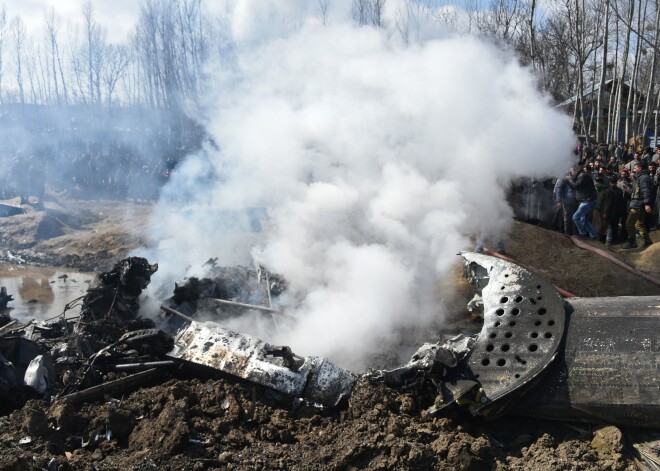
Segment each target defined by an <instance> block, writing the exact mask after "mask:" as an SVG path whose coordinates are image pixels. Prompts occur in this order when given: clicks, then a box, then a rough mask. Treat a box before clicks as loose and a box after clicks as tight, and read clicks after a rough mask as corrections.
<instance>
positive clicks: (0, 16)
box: [0, 3, 7, 103]
mask: <svg viewBox="0 0 660 471" xmlns="http://www.w3.org/2000/svg"><path fill="white" fill-rule="evenodd" d="M6 37H7V7H6V6H5V4H4V3H3V4H2V7H0V103H2V102H3V97H2V90H3V89H2V77H3V74H4V72H5V70H4V65H5V63H4V50H5V49H4V46H5V39H6Z"/></svg>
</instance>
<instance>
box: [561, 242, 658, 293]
mask: <svg viewBox="0 0 660 471" xmlns="http://www.w3.org/2000/svg"><path fill="white" fill-rule="evenodd" d="M570 239H571V240H572V241H573V243H574V244H575V245H577V246H578V247H580V248H581V249H585V250H589V251H591V252H593V253H595V254H598V255H600V256H601V257H603V258H606V259H607V260H609V261H610V262H612V263H614V264H615V265H618V266H619V267H621V268H623V269H624V270H627V271H629V272H630V273H632V274H634V275H637V276H639V277H640V278H644V279H645V280H646V281H650V282H651V283H653V284H654V285H656V286H660V280H658V279H657V278H655V277H654V276H651V275H647V274H646V273H643V272H641V271H639V270H637V269H636V268H633V267H631V266H630V265H628V264H627V263H625V262H623V261H621V260H619V259H618V258H616V257H615V256H614V255H612V254H611V253H609V252H606V251H605V250H602V249H599V248H598V247H594V246H593V245H591V244H587V243H585V242H583V241H581V240H580V239H578V238H577V237H575V236H573V237H571V238H570Z"/></svg>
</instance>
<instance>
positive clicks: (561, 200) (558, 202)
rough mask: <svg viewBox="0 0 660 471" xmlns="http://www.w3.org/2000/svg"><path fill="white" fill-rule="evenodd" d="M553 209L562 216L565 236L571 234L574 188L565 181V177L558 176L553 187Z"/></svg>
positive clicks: (575, 201)
mask: <svg viewBox="0 0 660 471" xmlns="http://www.w3.org/2000/svg"><path fill="white" fill-rule="evenodd" d="M554 197H555V210H556V214H557V215H561V217H562V218H563V227H562V229H563V232H564V234H566V235H567V236H572V235H573V233H574V232H575V231H574V230H573V214H574V213H575V209H576V208H577V200H576V199H575V190H573V188H572V187H571V186H570V185H569V184H568V183H567V182H566V179H565V178H558V179H557V182H556V183H555V189H554Z"/></svg>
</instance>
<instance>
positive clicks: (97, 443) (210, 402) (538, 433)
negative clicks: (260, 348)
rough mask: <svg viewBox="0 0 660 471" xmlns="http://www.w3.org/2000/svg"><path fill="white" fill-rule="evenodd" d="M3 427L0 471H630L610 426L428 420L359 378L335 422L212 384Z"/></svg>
mask: <svg viewBox="0 0 660 471" xmlns="http://www.w3.org/2000/svg"><path fill="white" fill-rule="evenodd" d="M269 394H271V395H270V396H269ZM0 421H1V422H0V425H1V426H2V427H1V430H2V432H0V456H2V457H3V458H2V461H0V469H35V468H38V467H42V468H46V467H47V465H48V463H49V462H51V460H55V461H56V462H58V464H59V468H58V469H62V470H66V469H85V470H87V469H142V468H144V469H147V468H149V469H164V470H167V469H200V470H201V469H281V470H288V469H306V470H307V469H309V470H315V469H316V470H333V469H334V470H339V469H367V470H378V469H380V470H383V469H420V470H423V469H438V470H457V469H458V470H482V469H514V470H524V469H535V470H555V469H563V468H564V466H565V465H568V464H570V468H571V469H580V470H602V469H618V470H624V469H631V470H632V469H634V467H633V464H632V461H631V460H630V459H629V458H628V457H627V456H628V455H627V450H626V449H625V448H624V445H623V441H622V438H621V431H620V430H619V429H617V428H615V427H607V428H606V429H599V428H595V429H593V430H591V429H588V428H583V427H580V428H578V427H575V428H569V427H565V426H564V425H562V424H558V423H551V422H543V421H538V420H526V419H517V418H509V419H507V420H502V421H494V422H484V421H481V420H475V419H473V418H471V417H463V416H450V417H440V418H432V417H429V416H428V415H427V414H425V412H424V411H423V410H419V408H418V406H417V404H415V403H414V401H413V400H412V399H411V398H410V397H408V396H406V395H400V394H398V393H396V392H394V391H392V390H390V389H388V388H386V387H384V386H382V385H373V384H371V383H369V382H368V381H366V380H360V381H359V382H358V384H357V385H356V388H355V391H354V393H353V395H352V397H351V400H350V404H349V406H348V408H347V409H346V410H344V411H342V412H340V413H336V414H322V413H320V412H319V411H318V410H314V409H309V408H299V409H294V410H289V409H287V408H283V407H281V406H278V405H277V404H276V403H273V397H272V393H267V392H266V391H264V390H263V389H260V388H255V387H253V386H250V385H244V384H240V383H238V382H235V381H231V380H219V379H215V380H208V381H198V380H189V381H185V380H172V381H170V382H168V383H166V384H164V385H163V386H159V387H152V388H145V389H142V390H139V391H136V392H134V393H133V394H131V395H129V396H127V397H124V398H123V399H122V400H121V402H119V401H116V400H109V401H104V402H102V403H99V404H87V405H84V406H82V407H74V406H71V405H63V404H54V405H53V406H49V405H48V404H47V403H44V402H35V401H33V402H30V403H28V405H27V406H26V407H24V408H23V409H22V410H20V411H17V412H14V413H13V414H11V416H9V417H6V418H3V419H0ZM21 439H23V440H21ZM26 442H27V443H26ZM12 466H13V467H12Z"/></svg>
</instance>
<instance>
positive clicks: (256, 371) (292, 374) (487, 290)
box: [0, 253, 660, 469]
mask: <svg viewBox="0 0 660 471" xmlns="http://www.w3.org/2000/svg"><path fill="white" fill-rule="evenodd" d="M462 256H463V258H464V259H465V260H466V276H467V278H468V280H469V282H470V283H471V284H472V285H473V287H474V288H475V292H476V296H475V299H474V300H473V301H472V302H471V303H470V306H471V308H472V309H473V310H478V311H480V312H481V313H482V315H483V319H484V325H483V328H482V331H481V332H480V333H479V334H478V335H475V336H457V337H453V338H450V339H447V340H446V341H444V342H442V343H435V344H424V345H423V346H422V347H421V348H420V349H419V350H418V351H417V352H416V353H415V354H414V355H413V357H412V359H411V360H410V362H408V363H407V364H405V365H403V366H401V367H398V368H395V369H392V370H378V371H370V372H369V373H367V374H365V375H363V376H362V377H358V376H357V375H355V374H353V373H352V372H350V371H347V370H345V369H343V368H340V367H339V366H337V365H334V364H333V363H332V362H330V361H329V360H327V359H324V358H320V357H313V356H308V357H302V356H299V355H296V354H295V353H294V352H292V351H291V349H290V348H289V347H287V346H277V345H271V344H269V343H267V342H265V341H263V340H259V339H256V338H254V337H251V336H249V335H247V334H243V333H240V332H235V331H232V330H230V329H228V328H226V327H224V326H223V325H222V322H223V320H226V319H227V318H228V317H231V316H236V315H242V313H244V312H245V310H256V311H262V312H264V313H265V314H266V315H269V316H272V318H273V320H274V321H275V320H276V319H278V318H279V319H281V318H282V316H286V313H284V312H282V311H281V310H279V309H278V308H277V296H278V295H279V294H281V293H282V292H283V291H284V290H285V289H286V284H285V283H284V281H283V280H280V279H278V278H277V277H276V276H273V275H271V274H269V273H267V272H266V271H265V270H262V269H261V268H259V267H257V268H256V269H248V268H244V267H233V268H220V267H215V266H214V265H213V264H212V263H211V266H210V267H209V268H210V270H209V271H210V273H211V274H210V276H209V277H208V278H203V279H198V278H188V279H186V280H183V281H181V282H178V283H177V284H176V285H175V288H174V292H173V295H172V296H171V297H170V298H168V299H166V300H164V301H163V305H162V306H161V309H162V311H163V312H164V314H162V315H161V316H163V320H164V321H166V322H163V323H162V324H163V325H164V327H163V330H161V329H158V328H156V325H155V323H154V321H153V320H152V319H150V318H144V317H141V316H140V315H139V313H138V311H139V308H140V304H139V297H140V294H141V293H142V291H143V290H144V289H145V288H146V287H147V285H148V284H149V282H150V279H151V276H152V275H153V274H154V273H155V272H156V270H157V269H158V266H157V265H155V264H154V265H152V264H149V263H148V261H147V260H145V259H143V258H139V257H131V258H127V259H125V260H122V261H120V262H119V263H117V264H116V265H115V266H114V267H113V268H112V269H111V270H109V271H108V272H104V273H100V274H98V276H97V279H96V280H95V281H94V282H93V283H92V284H91V285H90V287H89V290H88V292H87V294H86V295H85V296H84V297H83V298H81V299H77V300H74V301H72V302H71V303H70V304H69V305H68V306H67V307H66V309H65V310H64V312H63V314H62V316H61V317H59V318H57V319H55V320H52V321H50V322H36V321H30V322H27V323H25V324H19V323H17V322H16V321H14V320H11V319H7V322H5V323H4V325H0V408H1V410H0V413H1V414H2V415H7V414H9V413H11V412H12V411H14V412H13V413H12V414H11V415H10V416H8V417H5V418H4V419H0V423H2V424H3V427H4V429H5V430H6V432H5V433H10V434H12V435H11V440H15V436H16V433H21V434H23V435H25V436H23V437H21V438H20V439H19V440H18V441H15V442H14V441H12V443H15V446H17V447H19V448H20V447H24V448H25V449H29V448H30V447H36V446H41V447H42V448H41V449H42V450H43V451H44V456H46V455H49V456H51V458H50V459H55V458H52V455H58V456H66V457H67V460H68V461H63V460H62V459H60V458H58V460H57V465H60V464H64V463H75V462H77V461H76V460H77V458H76V456H75V455H74V454H75V453H78V450H82V449H87V450H96V451H95V452H94V454H96V453H97V452H99V451H100V455H99V456H97V458H98V460H97V461H99V460H100V459H101V458H103V456H104V450H105V451H108V452H109V451H110V449H111V448H113V447H114V448H117V449H118V450H120V454H124V455H125V456H128V455H129V454H130V456H131V460H133V459H134V458H135V453H137V452H138V451H139V450H143V449H152V450H153V451H154V453H155V454H158V453H164V456H165V455H171V456H174V455H176V456H179V455H180V454H182V453H184V452H185V453H191V450H195V451H194V453H195V454H196V455H195V456H194V459H195V460H207V461H208V462H209V463H212V465H213V466H221V467H227V466H232V465H235V464H236V463H244V459H243V457H239V456H237V453H239V454H240V453H245V452H246V451H245V450H252V451H254V449H255V447H257V446H258V445H257V444H256V443H257V442H258V441H266V442H269V443H279V444H281V445H287V446H290V447H291V448H292V450H293V449H296V450H298V453H300V452H302V451H301V449H300V448H299V447H300V446H303V444H307V445H305V446H315V445H314V443H318V444H325V445H321V446H329V443H334V442H333V441H334V440H339V441H345V442H346V446H347V449H346V450H345V453H340V454H339V455H337V456H333V453H331V452H328V455H327V457H326V458H323V459H322V460H321V461H322V462H324V463H326V464H330V465H331V466H330V467H335V468H341V467H346V466H358V467H359V466H360V463H363V464H364V463H370V464H372V463H374V462H375V461H374V460H376V461H377V462H378V463H380V465H379V466H380V468H381V469H382V468H389V467H394V466H398V465H401V464H403V463H405V465H406V466H408V467H411V468H415V467H418V468H420V469H421V468H427V469H428V468H429V467H430V468H434V467H438V466H439V464H440V463H441V462H442V463H445V464H447V465H449V464H450V463H453V464H458V463H462V462H468V463H472V464H471V465H470V466H472V467H476V468H474V469H477V468H478V467H480V466H485V465H486V463H489V462H492V461H498V460H503V459H504V456H505V453H506V449H511V448H516V447H518V449H519V450H520V453H522V454H525V453H526V455H525V461H524V462H525V463H526V464H527V465H529V464H530V463H533V462H534V460H535V459H537V458H538V457H536V458H535V455H534V453H535V451H534V450H535V448H534V447H535V446H537V445H538V446H541V445H542V442H543V440H545V438H544V436H540V435H539V436H538V437H537V438H534V437H533V435H530V437H529V438H520V439H519V442H516V443H514V442H512V439H511V438H501V441H500V442H494V441H493V440H494V439H493V438H489V439H483V437H480V436H479V433H480V432H474V433H473V434H472V435H470V436H469V442H470V444H469V445H468V446H467V448H460V447H459V448H456V447H454V446H453V445H452V444H451V440H450V441H448V440H449V438H447V437H450V436H452V433H453V435H454V438H453V439H452V440H458V441H459V442H460V440H461V437H460V434H461V432H460V425H459V424H460V423H463V422H464V421H465V420H466V419H465V417H464V414H465V412H464V411H466V410H467V411H469V412H470V413H471V414H472V415H474V416H479V417H487V418H489V419H495V418H497V417H501V416H503V415H505V414H508V415H509V416H510V415H511V414H519V415H528V416H533V417H541V418H547V417H554V418H562V419H567V420H582V421H588V422H605V423H610V424H615V425H620V426H627V425H634V426H637V427H639V426H645V427H649V428H658V427H660V415H659V414H658V410H659V405H658V396H657V394H656V393H655V389H657V384H658V377H657V374H658V373H657V368H654V366H653V365H657V361H658V354H659V353H658V351H657V349H655V348H654V346H653V345H654V344H653V340H652V339H653V338H654V337H653V335H655V332H657V331H658V329H657V327H658V326H657V323H658V317H657V312H655V313H653V312H651V311H653V309H657V306H658V305H660V298H658V297H648V298H647V299H645V298H634V299H635V300H636V301H635V302H633V300H632V299H621V298H583V299H572V300H571V301H570V303H568V302H566V301H565V300H564V299H562V298H561V297H560V296H559V294H558V293H557V291H556V290H555V289H554V287H552V285H550V284H549V283H547V282H546V281H544V280H542V279H541V278H539V277H537V276H536V275H534V274H533V273H532V272H530V271H529V270H526V269H524V268H522V267H519V266H517V265H515V264H513V263H510V262H506V261H503V260H499V259H495V258H493V257H489V256H486V255H482V254H473V253H465V254H462ZM211 262H212V261H211ZM2 294H3V295H5V296H7V297H11V296H9V295H7V293H6V290H5V291H3V292H2ZM77 307H79V309H80V311H79V315H77V316H76V315H73V316H72V315H71V314H73V310H74V308H77ZM152 314H153V315H154V317H156V313H152ZM652 314H655V315H652ZM159 325H160V324H159ZM615 326H619V331H621V326H625V329H627V330H628V331H629V333H630V334H629V335H620V336H619V338H618V339H614V340H613V339H610V338H609V336H610V335H612V334H613V333H614V332H615V329H616V327H615ZM585 339H590V340H589V341H588V342H587V341H586V340H585ZM635 339H637V340H639V343H635V342H634V340H635ZM649 342H651V343H649ZM632 358H635V359H636V364H637V365H638V368H637V369H636V370H635V371H627V372H626V374H625V375H621V374H620V373H621V371H620V366H616V365H623V364H627V362H629V361H631V359H632ZM604 367H609V368H610V370H611V373H612V376H611V377H609V378H608V377H602V378H600V379H599V378H597V372H598V371H603V368H604ZM616 368H619V370H617V369H616ZM614 377H616V380H615V381H614V380H612V378H614ZM585 378H587V379H585ZM595 381H596V382H597V381H600V383H599V385H598V388H597V390H595V391H594V388H593V383H594V382H595ZM162 383H165V385H164V386H154V385H156V384H162ZM127 394H130V395H129V396H128V400H125V399H121V401H119V400H118V399H117V398H126V397H127V396H126V395H127ZM94 401H100V402H94ZM92 404H95V405H92ZM94 407H98V408H100V409H99V411H100V412H99V413H98V414H97V415H96V416H94V417H92V414H91V411H92V410H93V409H94ZM97 412H98V411H97ZM395 414H403V418H397V419H394V415H395ZM413 416H417V417H419V418H420V420H421V421H422V422H423V423H425V424H426V427H427V429H426V432H424V433H425V434H426V435H424V436H419V437H417V438H414V439H413V438H410V439H409V440H408V441H407V442H406V444H402V442H401V439H403V437H405V436H406V427H410V426H411V424H410V423H408V422H410V420H411V419H410V417H413ZM278 417H279V418H278ZM405 417H408V418H405ZM145 418H148V421H146V420H143V419H145ZM285 419H286V420H285ZM293 419H295V420H296V421H294V422H291V420H293ZM509 420H516V419H509ZM8 421H11V424H10V422H8ZM305 421H308V422H305ZM333 421H334V422H333ZM357 421H363V422H362V423H363V425H360V426H358V425H356V422H357ZM332 424H334V425H332ZM339 424H344V426H346V427H348V424H352V425H353V426H355V427H356V428H355V429H354V430H352V432H350V434H351V438H350V439H349V438H348V437H346V436H343V435H341V436H340V435H336V434H338V433H340V432H337V431H335V432H330V430H332V427H334V426H336V427H337V428H338V429H341V427H340V425H339ZM406 424H407V425H406ZM362 427H364V428H362ZM452 427H454V428H455V430H453V432H452V433H449V431H448V430H449V429H450V428H452ZM480 427H486V425H485V424H483V425H479V426H477V430H478V429H479V428H480ZM612 428H613V430H614V432H611V431H608V430H605V429H602V430H600V431H599V432H598V433H596V434H594V436H593V441H592V442H591V444H590V445H589V446H590V447H591V448H593V449H594V450H595V451H593V456H594V457H595V458H594V461H593V463H594V466H596V464H597V465H598V466H601V465H603V463H605V462H607V463H608V466H610V465H611V466H612V467H615V468H617V469H618V468H620V467H621V466H620V465H621V463H623V461H625V459H624V458H623V457H622V454H621V450H622V447H623V445H621V447H620V448H621V449H619V448H617V447H618V446H619V445H616V443H619V444H621V443H622V441H621V440H620V439H619V440H618V441H617V440H614V438H612V440H610V437H614V436H615V435H616V433H621V432H620V431H619V429H617V428H615V427H612ZM322 430H327V431H328V432H329V433H330V435H329V436H328V437H324V438H319V439H318V440H317V442H312V441H310V439H309V437H307V436H306V434H308V433H310V432H311V431H314V433H317V432H318V433H320V434H321V435H323V432H322ZM347 430H348V428H347ZM378 430H380V431H383V430H386V431H387V433H386V434H384V435H383V436H382V437H381V438H380V439H378V438H377V436H378V433H376V432H377V431H378ZM610 432H611V433H610ZM379 433H380V432H379ZM415 433H417V432H415ZM217 434H221V435H222V436H223V437H224V438H223V442H225V445H223V446H220V445H218V444H216V443H215V442H214V439H213V437H214V436H217ZM333 434H335V435H334V438H333ZM374 434H376V435H374ZM443 434H445V435H446V436H444V438H443ZM321 435H319V437H321ZM374 437H376V438H374ZM463 438H464V439H465V440H468V437H467V436H466V437H463ZM656 439H657V437H655V436H654V435H653V434H652V433H650V432H649V436H644V439H643V440H641V439H640V440H637V441H636V448H635V449H636V450H637V453H638V454H639V457H640V459H644V460H646V461H647V462H652V461H653V460H657V454H654V451H653V450H654V449H655V448H654V446H655V444H657V443H656V442H655V441H654V440H656ZM34 440H37V441H39V440H45V441H46V442H48V443H56V444H57V445H53V446H55V447H56V448H57V450H48V449H47V447H46V448H44V446H45V445H37V444H33V441H34ZM374 440H375V441H374ZM535 440H536V441H535ZM590 440H591V439H590ZM608 440H609V441H608ZM360 441H362V443H359V442H360ZM604 442H607V443H608V444H606V445H603V443H604ZM610 442H611V443H610ZM615 442H616V443H615ZM543 443H544V442H543ZM1 444H2V437H0V447H1V446H2V445H1ZM610 445H611V446H610ZM615 445H616V446H615ZM296 447H298V448H296ZM522 447H525V451H523V450H522ZM603 449H606V450H605V451H602V450H603ZM614 449H616V450H615V451H614V452H612V450H614ZM328 450H329V448H328ZM598 450H601V451H598ZM154 453H151V454H149V455H148V456H149V459H150V460H154V456H155V455H154ZM566 453H568V452H566ZM83 455H84V456H86V457H85V458H84V459H83V458H80V464H81V466H82V465H83V463H84V464H89V457H88V456H87V455H85V454H84V453H82V452H80V453H79V456H83ZM257 455H258V456H262V457H268V459H275V460H277V459H278V458H277V456H278V455H277V453H274V454H271V455H269V454H268V453H266V452H258V453H257ZM17 456H23V455H22V454H20V453H18V454H17ZM145 456H147V455H145ZM186 456H187V457H188V458H191V455H190V454H188V455H186ZM287 456H289V455H287ZM280 458H281V459H280V461H277V463H278V464H277V465H276V466H272V463H271V462H266V461H261V462H255V463H253V466H256V467H271V468H275V469H288V468H290V467H291V465H292V464H294V463H292V462H290V461H288V459H289V458H282V457H280ZM126 459H128V458H126ZM260 459H261V458H260ZM521 459H522V458H521ZM557 459H564V458H561V454H559V455H558V458H557ZM44 460H45V458H44ZM47 461H48V460H47ZM183 462H185V463H188V464H189V462H188V461H185V460H184V461H183ZM183 462H182V463H183ZM152 463H153V465H154V466H158V464H156V463H157V460H156V461H153V462H152ZM105 464H106V465H108V466H117V465H113V464H112V463H111V462H106V463H105ZM159 464H160V465H162V461H161V462H159ZM308 464H309V463H308ZM555 464H556V463H555ZM145 465H150V464H149V463H147V464H145ZM186 465H187V464H186ZM53 466H55V469H57V466H56V465H53ZM168 466H173V467H175V465H173V464H171V463H170V464H169V465H168ZM181 466H184V465H183V464H181ZM548 466H549V467H548V469H553V468H552V464H548ZM44 467H49V468H50V467H51V465H50V464H49V462H45V464H44ZM452 467H453V466H450V468H452ZM200 469H201V468H200ZM373 469H376V468H373ZM584 469H590V468H589V467H588V466H586V467H584ZM593 469H598V468H596V467H594V468H593ZM621 469H622V468H621Z"/></svg>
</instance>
